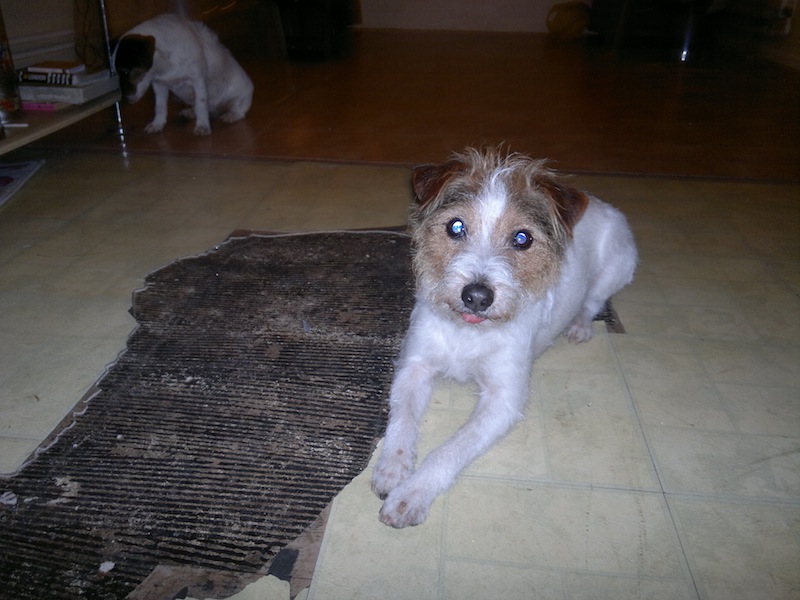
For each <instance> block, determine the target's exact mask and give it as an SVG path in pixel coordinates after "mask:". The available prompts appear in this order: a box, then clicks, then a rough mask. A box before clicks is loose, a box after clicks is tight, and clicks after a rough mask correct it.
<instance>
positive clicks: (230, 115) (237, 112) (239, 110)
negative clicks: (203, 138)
mask: <svg viewBox="0 0 800 600" xmlns="http://www.w3.org/2000/svg"><path fill="white" fill-rule="evenodd" d="M252 102H253V91H252V89H251V90H250V92H249V93H246V94H242V95H240V96H239V97H238V98H235V99H234V100H232V101H231V102H230V103H229V104H228V107H227V110H226V111H225V112H224V113H222V115H220V117H219V119H220V121H225V122H226V123H234V122H236V121H239V120H241V119H244V116H245V115H246V114H247V111H248V110H250V105H251V104H252Z"/></svg>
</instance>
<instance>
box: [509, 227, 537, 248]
mask: <svg viewBox="0 0 800 600" xmlns="http://www.w3.org/2000/svg"><path fill="white" fill-rule="evenodd" d="M511 243H512V244H513V245H514V248H516V249H517V250H527V249H528V248H530V247H531V244H533V236H532V235H531V233H530V231H525V230H524V229H523V230H521V231H518V232H517V233H515V234H514V239H513V241H512V242H511Z"/></svg>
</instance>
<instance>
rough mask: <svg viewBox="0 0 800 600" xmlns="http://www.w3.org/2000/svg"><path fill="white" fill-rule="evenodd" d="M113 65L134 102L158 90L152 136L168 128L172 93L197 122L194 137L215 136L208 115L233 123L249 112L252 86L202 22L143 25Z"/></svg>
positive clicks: (163, 19) (163, 20) (164, 20)
mask: <svg viewBox="0 0 800 600" xmlns="http://www.w3.org/2000/svg"><path fill="white" fill-rule="evenodd" d="M112 61H113V64H114V68H115V70H116V72H117V73H118V74H119V76H120V83H121V87H122V93H123V94H124V95H125V97H126V99H127V100H128V101H129V102H131V103H133V102H136V101H137V100H139V99H140V98H141V97H142V96H143V95H144V94H145V92H147V88H148V87H150V86H152V88H153V93H154V94H155V103H156V109H155V113H156V114H155V117H154V118H153V120H152V121H151V122H150V123H149V124H148V125H147V126H146V127H145V131H146V132H147V133H158V132H159V131H161V130H163V129H164V125H165V124H166V122H167V100H168V99H169V93H170V92H172V93H173V94H175V95H176V96H177V97H178V98H180V99H181V100H182V101H183V102H184V103H186V104H188V105H189V106H190V108H187V109H185V110H183V111H182V112H181V116H182V117H184V118H187V119H194V120H195V126H194V133H195V135H208V134H209V133H211V125H210V123H209V116H213V117H215V118H219V119H220V120H222V121H225V122H228V123H232V122H234V121H238V120H239V119H242V118H244V116H245V114H246V113H247V111H248V110H249V109H250V104H251V102H252V99H253V82H252V81H251V80H250V78H249V77H248V76H247V73H245V72H244V69H242V67H241V66H240V65H239V63H237V62H236V60H235V59H234V58H233V56H232V55H231V53H230V52H229V51H228V49H227V48H225V46H223V45H222V44H221V43H220V41H219V39H218V38H217V36H216V34H215V33H213V32H212V31H211V30H210V29H208V27H206V26H205V25H203V24H202V23H200V22H197V21H189V20H187V19H184V18H182V17H179V16H177V15H172V14H165V15H159V16H157V17H155V18H153V19H150V20H149V21H145V22H143V23H140V24H139V25H137V26H136V27H134V28H133V29H131V30H130V31H128V32H127V33H125V34H123V36H122V38H121V39H120V41H119V43H118V44H117V46H116V48H115V50H114V55H113V57H112Z"/></svg>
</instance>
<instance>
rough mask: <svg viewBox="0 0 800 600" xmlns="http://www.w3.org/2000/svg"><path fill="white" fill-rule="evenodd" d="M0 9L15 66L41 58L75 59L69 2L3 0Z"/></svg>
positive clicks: (23, 65) (73, 27) (53, 0)
mask: <svg viewBox="0 0 800 600" xmlns="http://www.w3.org/2000/svg"><path fill="white" fill-rule="evenodd" d="M0 9H2V11H3V20H4V21H5V24H6V33H7V34H8V43H9V45H10V46H11V55H12V57H13V58H14V66H15V67H17V68H20V67H26V66H28V65H30V64H32V63H34V62H38V61H41V60H72V59H75V58H76V56H75V50H74V48H75V23H74V12H73V3H72V2H71V1H70V2H67V1H65V0H36V1H35V2H34V1H26V2H9V1H5V2H2V3H1V4H0Z"/></svg>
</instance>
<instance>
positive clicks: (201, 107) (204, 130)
mask: <svg viewBox="0 0 800 600" xmlns="http://www.w3.org/2000/svg"><path fill="white" fill-rule="evenodd" d="M194 117H195V122H194V134H195V135H209V134H210V133H211V123H210V122H209V120H208V88H207V87H206V82H205V79H203V80H202V81H198V82H197V83H195V84H194Z"/></svg>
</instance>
